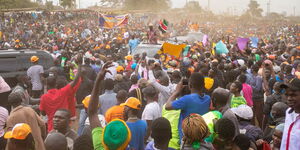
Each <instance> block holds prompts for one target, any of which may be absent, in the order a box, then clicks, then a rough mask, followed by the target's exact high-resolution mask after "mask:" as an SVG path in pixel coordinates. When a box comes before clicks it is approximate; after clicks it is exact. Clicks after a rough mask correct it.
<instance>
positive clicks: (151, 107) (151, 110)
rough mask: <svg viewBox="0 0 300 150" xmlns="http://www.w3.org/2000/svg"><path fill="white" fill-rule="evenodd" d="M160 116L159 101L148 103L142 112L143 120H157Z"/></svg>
mask: <svg viewBox="0 0 300 150" xmlns="http://www.w3.org/2000/svg"><path fill="white" fill-rule="evenodd" d="M159 117H161V108H160V107H159V104H158V103H157V102H152V103H149V104H147V105H146V107H145V109H144V111H143V114H142V120H155V119H157V118H159Z"/></svg>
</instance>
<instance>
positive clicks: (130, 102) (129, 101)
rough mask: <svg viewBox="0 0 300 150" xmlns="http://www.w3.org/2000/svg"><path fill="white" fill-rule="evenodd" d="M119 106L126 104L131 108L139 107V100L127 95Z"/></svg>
mask: <svg viewBox="0 0 300 150" xmlns="http://www.w3.org/2000/svg"><path fill="white" fill-rule="evenodd" d="M121 106H128V107H130V108H133V109H141V102H140V100H138V99H137V98H135V97H129V98H128V99H127V100H126V102H125V103H122V104H121Z"/></svg>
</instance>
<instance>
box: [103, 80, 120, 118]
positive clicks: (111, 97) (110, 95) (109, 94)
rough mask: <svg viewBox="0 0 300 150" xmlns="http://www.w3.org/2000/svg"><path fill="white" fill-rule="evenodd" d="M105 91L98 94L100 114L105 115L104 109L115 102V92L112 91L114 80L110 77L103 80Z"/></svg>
mask: <svg viewBox="0 0 300 150" xmlns="http://www.w3.org/2000/svg"><path fill="white" fill-rule="evenodd" d="M104 89H105V92H104V93H103V94H102V95H100V96H99V101H100V104H101V106H100V114H102V115H105V113H106V111H107V110H108V109H109V108H111V107H112V106H114V105H116V104H117V97H116V96H117V94H116V93H115V92H114V91H113V89H114V81H113V80H112V79H106V80H105V81H104Z"/></svg>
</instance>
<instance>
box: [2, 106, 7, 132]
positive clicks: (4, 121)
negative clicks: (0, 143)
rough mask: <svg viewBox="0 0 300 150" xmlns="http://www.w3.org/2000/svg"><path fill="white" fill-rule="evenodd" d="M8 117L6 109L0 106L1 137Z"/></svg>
mask: <svg viewBox="0 0 300 150" xmlns="http://www.w3.org/2000/svg"><path fill="white" fill-rule="evenodd" d="M7 118H8V111H7V110H6V109H5V108H4V107H1V106H0V137H2V136H3V135H4V133H5V131H4V126H5V123H6V121H7Z"/></svg>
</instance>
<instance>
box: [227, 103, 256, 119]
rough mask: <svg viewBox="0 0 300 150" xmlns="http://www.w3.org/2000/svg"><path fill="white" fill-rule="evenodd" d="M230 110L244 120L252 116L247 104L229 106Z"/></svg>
mask: <svg viewBox="0 0 300 150" xmlns="http://www.w3.org/2000/svg"><path fill="white" fill-rule="evenodd" d="M231 111H232V112H233V113H234V114H235V115H237V116H239V117H240V118H243V119H246V120H250V119H252V118H253V111H252V108H251V107H249V106H248V105H239V106H238V107H235V108H231Z"/></svg>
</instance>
